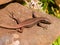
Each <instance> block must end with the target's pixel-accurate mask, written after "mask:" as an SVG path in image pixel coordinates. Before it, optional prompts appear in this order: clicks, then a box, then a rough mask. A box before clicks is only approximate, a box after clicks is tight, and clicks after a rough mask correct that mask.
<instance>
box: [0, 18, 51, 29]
mask: <svg viewBox="0 0 60 45" xmlns="http://www.w3.org/2000/svg"><path fill="white" fill-rule="evenodd" d="M42 20H45V21H46V20H48V19H47V18H45V17H37V18H30V19H27V20H24V21H22V22H20V23H19V24H17V25H14V26H10V25H5V24H0V27H2V28H7V29H19V28H21V27H26V28H29V27H32V26H33V25H35V24H37V23H39V22H41V21H42ZM46 22H47V23H45V24H51V22H50V21H46Z"/></svg>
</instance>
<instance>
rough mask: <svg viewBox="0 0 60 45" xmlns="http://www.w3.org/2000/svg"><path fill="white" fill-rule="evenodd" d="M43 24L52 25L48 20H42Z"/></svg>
mask: <svg viewBox="0 0 60 45" xmlns="http://www.w3.org/2000/svg"><path fill="white" fill-rule="evenodd" d="M40 22H41V23H44V24H51V22H49V21H47V20H41V21H40Z"/></svg>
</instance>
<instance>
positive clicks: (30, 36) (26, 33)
mask: <svg viewBox="0 0 60 45" xmlns="http://www.w3.org/2000/svg"><path fill="white" fill-rule="evenodd" d="M9 12H11V13H12V12H13V13H14V16H15V17H16V18H17V19H19V20H20V21H24V20H26V19H29V18H32V10H31V9H28V8H26V7H24V6H22V5H20V4H18V3H12V4H9V5H7V6H6V7H5V8H3V9H0V24H7V25H17V24H16V22H15V21H14V20H12V19H11V18H10V17H9V15H11V14H10V13H9ZM34 14H35V16H37V17H41V16H42V17H47V18H49V19H50V20H51V22H52V24H51V25H47V26H48V28H47V30H45V29H43V28H42V27H38V26H36V25H35V26H33V27H32V28H24V29H23V33H19V32H17V31H16V30H11V29H4V28H0V37H1V38H4V36H5V37H6V35H8V36H7V37H9V36H12V37H15V38H13V39H12V38H10V41H12V42H11V43H9V42H8V43H7V44H6V45H15V43H17V45H51V43H52V41H54V40H55V39H56V38H57V37H58V36H59V35H60V19H57V18H56V17H53V16H50V15H48V14H46V13H44V12H38V11H35V13H34ZM15 35H16V36H15ZM0 42H1V41H0ZM14 42H15V43H14ZM2 43H3V42H2ZM2 43H1V44H2Z"/></svg>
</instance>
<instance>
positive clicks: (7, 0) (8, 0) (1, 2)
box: [0, 0, 12, 5]
mask: <svg viewBox="0 0 60 45" xmlns="http://www.w3.org/2000/svg"><path fill="white" fill-rule="evenodd" d="M10 1H12V0H0V5H2V4H5V3H8V2H10Z"/></svg>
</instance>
